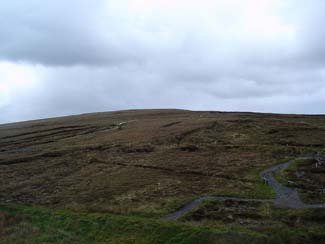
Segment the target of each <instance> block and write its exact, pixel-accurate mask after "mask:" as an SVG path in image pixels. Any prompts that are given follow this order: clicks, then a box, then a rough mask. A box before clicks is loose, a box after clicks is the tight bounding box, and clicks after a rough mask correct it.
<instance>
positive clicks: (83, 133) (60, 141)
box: [0, 110, 325, 243]
mask: <svg viewBox="0 0 325 244" xmlns="http://www.w3.org/2000/svg"><path fill="white" fill-rule="evenodd" d="M324 149H325V116H316V115H314V116H303V115H277V114H256V113H223V112H209V111H207V112H193V111H185V110H129V111H117V112H109V113H95V114H85V115H80V116H69V117H62V118H54V119H48V120H38V121H29V122H23V123H15V124H7V125H0V204H1V207H0V243H219V242H224V243H228V242H235V241H238V242H240V243H243V242H244V241H247V242H254V241H255V242H261V241H267V240H268V241H274V242H276V243H279V241H281V240H282V241H293V242H302V243H306V242H309V241H310V242H317V241H320V242H321V241H324V239H323V238H325V237H324V234H323V233H324V225H325V217H324V216H325V211H324V210H322V209H320V210H305V209H303V210H289V209H276V208H274V207H273V206H272V205H270V204H264V203H261V204H246V205H245V204H244V205H243V204H240V203H233V202H232V203H229V202H225V203H218V202H216V203H213V202H209V203H206V204H205V205H204V206H202V207H201V208H200V209H197V210H196V211H194V212H193V213H190V214H188V215H187V216H186V217H184V218H182V219H181V220H179V221H178V222H173V221H171V222H165V221H161V220H159V219H160V218H161V217H163V216H165V215H166V214H168V213H170V212H172V211H174V210H176V209H178V208H179V207H180V206H182V205H183V204H185V203H187V202H189V201H191V200H192V199H195V198H197V197H201V196H210V195H224V196H237V197H249V198H272V197H274V192H273V191H272V189H271V188H269V187H268V186H266V185H263V184H262V182H261V180H260V178H259V172H260V171H262V170H263V169H265V168H267V167H269V166H272V165H274V164H277V163H279V162H285V161H286V160H289V159H292V158H296V157H298V156H304V155H313V154H315V153H323V150H324ZM303 170H304V176H303V179H302V178H299V179H295V178H294V174H293V173H292V174H290V181H296V183H297V184H296V187H297V188H298V189H299V191H300V192H301V195H302V196H303V198H304V199H305V200H306V201H308V202H311V203H313V202H317V203H319V202H325V197H323V196H322V195H320V192H319V191H320V189H321V188H322V187H324V186H325V177H324V174H325V166H324V167H323V168H322V167H319V168H317V169H315V168H313V162H312V161H310V162H309V163H304V164H303ZM284 181H285V180H284ZM252 213H254V214H252ZM146 228H147V229H148V230H147V231H146ZM1 231H2V233H1ZM113 233H115V234H113ZM288 233H289V234H288ZM286 238H287V239H286Z"/></svg>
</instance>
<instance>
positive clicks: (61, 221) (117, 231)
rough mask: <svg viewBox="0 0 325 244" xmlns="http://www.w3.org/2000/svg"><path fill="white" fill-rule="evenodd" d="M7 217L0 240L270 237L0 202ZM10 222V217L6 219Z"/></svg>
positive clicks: (168, 240)
mask: <svg viewBox="0 0 325 244" xmlns="http://www.w3.org/2000/svg"><path fill="white" fill-rule="evenodd" d="M0 213H2V214H5V215H6V216H7V217H6V218H7V220H8V219H10V218H16V219H19V220H18V221H16V223H15V224H12V222H11V224H10V225H9V226H6V225H5V228H4V232H3V233H2V239H1V238H0V243H17V244H18V243H35V244H43V243H53V244H54V243H80V244H83V243H85V244H86V243H87V244H89V243H96V244H99V243H143V244H144V243H148V244H149V243H150V244H154V243H161V244H167V243H170V244H177V243H184V244H187V243H230V242H231V243H259V242H260V241H263V240H267V239H268V238H269V237H268V236H265V235H261V234H258V233H254V232H248V231H246V230H240V229H233V228H227V227H225V228H222V229H220V230H212V229H209V228H207V227H197V226H188V225H184V224H177V223H173V222H163V221H157V220H151V219H145V218H136V217H125V216H118V215H111V214H87V213H76V212H72V211H67V210H50V209H45V208H35V207H26V206H3V205H2V206H0ZM9 222H10V221H9Z"/></svg>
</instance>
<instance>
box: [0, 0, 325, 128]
mask: <svg viewBox="0 0 325 244" xmlns="http://www.w3.org/2000/svg"><path fill="white" fill-rule="evenodd" d="M225 1H226V0H225ZM113 2H114V1H104V0H96V1H91V2H89V1H86V0H71V1H63V0H58V1H46V2H45V1H41V0H29V1H18V0H10V1H9V0H8V1H4V2H3V3H2V5H1V8H0V40H1V45H0V59H1V60H5V61H8V62H13V63H16V64H17V65H25V66H26V67H29V68H30V69H35V67H34V66H33V64H34V63H37V64H40V65H41V66H42V67H43V69H44V72H43V73H44V75H42V76H41V78H40V79H41V81H40V84H39V86H38V89H36V90H33V91H28V92H25V91H23V90H21V91H19V92H18V94H19V96H12V97H11V98H10V102H9V104H6V105H5V106H4V105H3V107H1V106H0V114H1V115H0V123H1V122H6V121H15V120H25V119H32V118H40V117H51V116H60V115H68V114H76V113H83V112H94V111H108V110H116V109H127V108H152V107H157V108H164V107H176V108H187V109H202V110H242V111H243V110H246V111H262V112H287V113H290V112H293V113H324V112H325V108H324V106H322V104H324V102H325V99H324V97H325V48H324V45H323V40H324V38H325V31H324V28H323V27H322V23H323V22H324V20H325V17H324V16H323V11H324V9H325V3H324V2H323V1H322V0H315V1H309V2H304V3H300V2H299V3H297V1H294V0H290V1H286V2H285V5H286V6H285V8H283V9H281V11H283V12H281V11H280V10H279V15H281V16H280V17H281V19H282V20H283V21H284V22H285V23H287V24H288V25H292V26H293V27H294V29H295V33H294V34H295V35H294V36H293V37H292V38H290V37H287V36H286V35H285V34H284V35H282V34H281V33H280V34H279V35H278V36H277V35H275V37H272V38H269V39H268V38H267V37H264V36H263V35H262V34H260V33H258V32H257V31H256V33H255V32H254V33H248V32H247V31H244V30H243V26H241V22H240V21H239V20H238V19H237V20H236V19H235V18H236V15H240V14H241V10H239V9H237V10H236V11H235V13H236V14H230V13H229V14H227V13H224V14H223V15H224V16H221V17H220V18H221V19H219V16H217V15H215V14H213V15H211V18H207V19H204V18H198V17H197V16H196V15H195V16H194V15H193V16H192V15H190V16H187V17H186V18H185V17H184V18H183V17H178V14H176V17H175V16H174V15H172V16H165V17H164V16H163V13H160V14H157V15H152V14H151V15H150V14H149V15H148V16H144V15H142V13H140V14H139V13H138V14H137V13H133V12H132V11H131V12H130V11H129V10H127V9H126V8H125V5H123V4H122V3H121V4H120V5H119V4H113ZM121 2H122V1H121ZM115 3H116V2H115ZM234 6H235V5H234ZM219 12H220V11H219ZM180 14H181V13H179V15H180ZM207 15H208V14H207ZM203 16H204V15H203ZM232 21H233V22H232ZM254 21H255V20H254ZM256 21H258V20H256ZM271 27H272V25H271ZM271 27H269V26H266V27H265V28H271ZM265 35H267V33H266V34H265ZM21 61H23V62H24V63H21ZM0 79H1V76H0ZM0 82H1V80H0ZM0 84H1V83H0ZM0 88H1V86H0ZM15 89H19V88H15ZM0 94H1V93H0ZM0 102H1V99H0Z"/></svg>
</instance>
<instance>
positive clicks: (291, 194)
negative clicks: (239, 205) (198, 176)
mask: <svg viewBox="0 0 325 244" xmlns="http://www.w3.org/2000/svg"><path fill="white" fill-rule="evenodd" d="M311 158H312V157H302V158H297V159H311ZM293 161H294V160H292V161H290V162H287V163H283V164H278V165H275V166H272V167H270V168H268V169H266V170H264V171H262V172H261V173H260V177H261V179H262V180H267V182H268V184H269V186H270V187H272V189H273V190H274V192H275V194H276V197H275V199H254V198H239V197H225V196H208V197H200V198H197V199H195V200H193V201H192V202H190V203H188V204H186V205H184V206H182V207H181V208H180V209H178V210H177V211H175V212H173V213H170V214H168V215H166V216H165V217H163V218H162V220H177V219H178V218H180V217H182V216H184V215H185V214H187V213H188V212H190V211H191V210H192V209H194V208H196V207H198V206H200V205H201V204H202V202H204V201H206V200H217V201H226V200H237V201H254V202H272V203H273V204H274V205H275V206H276V207H282V208H325V204H306V203H304V202H302V201H301V199H300V197H299V194H298V192H297V190H296V189H294V188H289V187H286V186H283V185H282V184H280V183H279V182H278V181H277V180H276V179H275V178H274V177H273V173H276V172H279V171H283V170H285V169H287V168H288V167H289V165H290V164H291V163H293Z"/></svg>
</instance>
